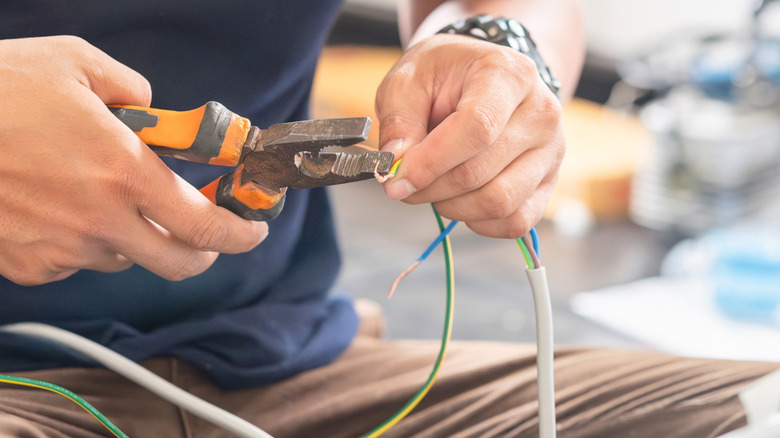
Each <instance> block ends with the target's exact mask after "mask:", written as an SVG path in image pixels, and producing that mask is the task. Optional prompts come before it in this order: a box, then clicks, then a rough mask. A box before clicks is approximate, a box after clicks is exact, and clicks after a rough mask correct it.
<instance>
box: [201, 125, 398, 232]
mask: <svg viewBox="0 0 780 438" xmlns="http://www.w3.org/2000/svg"><path fill="white" fill-rule="evenodd" d="M370 127H371V119H369V118H367V117H359V118H345V119H322V120H307V121H301V122H291V123H280V124H276V125H272V126H270V127H268V128H267V129H264V130H259V129H257V128H254V127H253V128H252V129H251V130H250V132H249V133H248V135H247V141H246V143H245V144H244V147H243V152H242V156H241V164H240V165H239V167H238V168H237V169H236V170H235V171H233V173H232V174H231V175H226V176H225V177H223V178H222V179H221V182H220V184H219V187H218V188H217V193H216V195H217V196H216V197H217V204H218V205H224V206H225V207H227V208H229V209H230V210H231V211H234V212H235V213H237V214H239V215H241V216H243V217H245V218H247V219H253V220H270V219H273V218H275V217H276V216H278V214H279V213H280V212H281V209H282V208H281V206H282V205H283V203H284V196H285V193H286V191H287V188H288V187H290V188H294V189H304V188H313V187H323V186H330V185H336V184H344V183H349V182H355V181H362V180H366V179H370V178H373V177H375V176H376V175H380V176H384V175H387V174H389V173H390V168H391V167H392V164H393V154H392V153H391V152H382V151H373V150H370V151H366V152H362V153H357V154H355V153H349V152H332V151H330V149H332V148H333V147H349V146H353V145H355V144H356V143H359V142H361V141H365V140H366V139H367V138H368V132H369V129H370ZM325 148H328V149H329V151H328V152H322V150H323V149H325ZM220 199H221V201H220ZM228 204H229V205H228Z"/></svg>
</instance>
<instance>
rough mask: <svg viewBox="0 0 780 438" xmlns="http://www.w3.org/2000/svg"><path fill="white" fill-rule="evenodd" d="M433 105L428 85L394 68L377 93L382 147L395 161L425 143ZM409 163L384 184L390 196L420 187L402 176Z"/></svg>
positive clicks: (395, 197) (405, 195)
mask: <svg viewBox="0 0 780 438" xmlns="http://www.w3.org/2000/svg"><path fill="white" fill-rule="evenodd" d="M431 105H432V98H431V96H430V95H429V93H428V91H427V90H426V87H424V86H423V84H422V83H421V81H419V80H418V79H416V78H415V77H414V75H413V74H412V75H408V74H403V75H402V74H396V73H395V72H394V71H391V72H390V73H389V74H388V76H387V77H386V78H385V80H384V81H383V82H382V84H381V85H380V86H379V90H378V91H377V96H376V113H377V117H378V118H379V148H380V150H382V151H386V152H392V153H393V155H394V161H398V160H399V159H401V158H402V157H403V156H404V155H405V154H406V152H407V151H408V150H409V149H410V148H412V147H414V146H415V145H417V144H419V143H420V142H422V141H423V139H424V138H425V137H426V135H428V122H429V120H430V110H431ZM409 164H410V163H407V162H405V163H402V164H401V166H400V167H399V170H398V173H397V174H396V175H397V176H398V177H399V178H393V179H391V180H390V181H388V182H387V183H386V184H385V191H386V193H387V195H388V196H389V197H390V198H391V199H403V198H405V197H407V196H409V195H411V194H412V193H414V192H415V191H417V190H418V189H419V188H415V187H412V186H411V184H410V183H409V182H408V181H406V180H405V179H403V178H401V175H403V174H404V173H405V171H404V167H406V166H408V165H409Z"/></svg>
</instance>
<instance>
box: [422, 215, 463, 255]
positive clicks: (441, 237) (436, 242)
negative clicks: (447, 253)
mask: <svg viewBox="0 0 780 438" xmlns="http://www.w3.org/2000/svg"><path fill="white" fill-rule="evenodd" d="M455 225H458V221H452V222H450V224H449V225H447V228H445V229H444V231H442V232H441V234H439V237H437V238H436V240H434V241H433V243H431V246H429V247H428V249H426V250H425V252H424V253H423V254H422V255H421V256H420V258H418V259H417V261H418V262H422V261H423V260H425V259H427V258H428V256H429V255H431V253H432V252H433V250H434V249H435V248H436V247H437V246H438V245H439V244H440V243H441V241H442V240H444V238H445V237H447V234H450V231H452V229H453V228H455Z"/></svg>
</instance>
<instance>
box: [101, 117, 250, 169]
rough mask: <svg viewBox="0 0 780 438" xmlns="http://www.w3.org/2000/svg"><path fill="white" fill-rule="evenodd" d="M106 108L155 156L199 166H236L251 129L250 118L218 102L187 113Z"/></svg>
mask: <svg viewBox="0 0 780 438" xmlns="http://www.w3.org/2000/svg"><path fill="white" fill-rule="evenodd" d="M109 109H110V110H111V111H112V112H113V113H114V115H115V116H117V117H118V118H119V119H120V120H121V121H122V122H124V123H125V124H126V125H127V126H129V127H130V129H132V130H133V131H134V132H135V133H136V134H137V135H138V137H140V138H141V140H142V141H143V142H144V143H146V144H147V145H149V147H151V148H152V149H153V150H154V151H155V152H156V153H157V154H158V155H167V156H172V157H175V158H181V159H184V160H187V161H194V162H198V163H209V164H217V165H223V166H236V165H238V162H239V159H240V158H241V149H242V148H243V146H244V143H245V142H246V137H247V135H248V133H249V128H251V123H250V122H249V119H246V118H244V117H241V116H239V115H238V114H235V113H233V112H231V111H230V110H229V109H227V108H225V106H224V105H222V104H221V103H219V102H209V103H207V104H205V105H203V106H202V107H200V108H196V109H194V110H190V111H170V110H162V109H157V108H143V107H137V106H129V105H109Z"/></svg>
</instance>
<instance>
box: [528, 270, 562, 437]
mask: <svg viewBox="0 0 780 438" xmlns="http://www.w3.org/2000/svg"><path fill="white" fill-rule="evenodd" d="M525 273H526V275H527V276H528V281H529V282H530V283H531V293H532V294H533V297H534V312H535V313H536V372H537V377H536V380H537V386H538V388H537V391H538V392H537V397H538V400H539V438H555V436H556V425H555V378H554V369H553V364H554V341H553V322H552V303H551V302H550V289H549V287H548V285H547V271H546V270H545V269H544V267H543V266H542V267H539V268H536V269H527V270H526V271H525Z"/></svg>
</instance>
